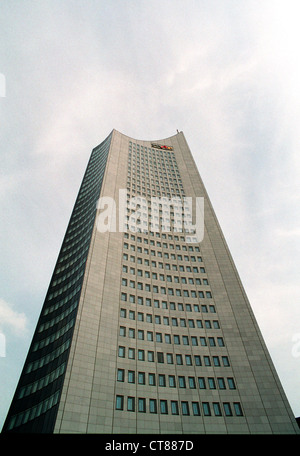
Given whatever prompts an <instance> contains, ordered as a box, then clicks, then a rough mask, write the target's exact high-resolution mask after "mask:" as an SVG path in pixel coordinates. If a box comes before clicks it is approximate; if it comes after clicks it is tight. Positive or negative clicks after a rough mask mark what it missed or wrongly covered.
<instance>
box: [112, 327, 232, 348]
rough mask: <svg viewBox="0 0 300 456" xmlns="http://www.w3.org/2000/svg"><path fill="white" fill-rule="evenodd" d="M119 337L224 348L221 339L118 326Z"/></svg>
mask: <svg viewBox="0 0 300 456" xmlns="http://www.w3.org/2000/svg"><path fill="white" fill-rule="evenodd" d="M119 335H120V336H121V337H129V338H130V339H135V338H137V339H138V340H147V341H148V342H154V341H156V342H158V343H163V342H164V343H166V344H172V343H173V344H174V345H180V344H181V343H182V345H193V346H195V347H196V346H198V345H200V346H201V347H207V346H209V347H217V346H218V347H225V343H224V339H223V337H205V336H199V337H198V336H187V335H179V334H172V335H171V334H163V333H161V332H153V331H145V330H144V329H135V328H127V327H126V326H120V330H119Z"/></svg>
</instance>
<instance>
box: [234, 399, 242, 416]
mask: <svg viewBox="0 0 300 456" xmlns="http://www.w3.org/2000/svg"><path fill="white" fill-rule="evenodd" d="M233 406H234V411H235V414H236V416H243V411H242V407H241V404H240V403H239V402H234V403H233Z"/></svg>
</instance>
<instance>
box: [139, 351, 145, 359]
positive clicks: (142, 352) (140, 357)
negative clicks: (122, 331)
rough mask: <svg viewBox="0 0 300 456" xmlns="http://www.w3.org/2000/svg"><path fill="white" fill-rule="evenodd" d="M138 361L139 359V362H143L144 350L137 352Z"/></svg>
mask: <svg viewBox="0 0 300 456" xmlns="http://www.w3.org/2000/svg"><path fill="white" fill-rule="evenodd" d="M138 359H139V361H145V351H144V350H138Z"/></svg>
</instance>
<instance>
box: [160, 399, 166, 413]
mask: <svg viewBox="0 0 300 456" xmlns="http://www.w3.org/2000/svg"><path fill="white" fill-rule="evenodd" d="M160 413H161V414H163V415H166V414H167V413H168V403H167V401H166V400H160Z"/></svg>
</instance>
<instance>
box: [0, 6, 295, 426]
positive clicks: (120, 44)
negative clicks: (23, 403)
mask: <svg viewBox="0 0 300 456" xmlns="http://www.w3.org/2000/svg"><path fill="white" fill-rule="evenodd" d="M299 13H300V2H299V1H297V0H294V1H292V0H270V1H269V0H243V1H241V0H160V1H156V0H148V1H145V0H76V1H75V0H74V1H72V0H59V1H56V0H51V1H50V0H48V1H47V0H39V1H31V0H25V1H23V0H2V1H1V3H0V73H1V74H2V75H3V76H4V78H5V82H6V87H5V93H4V87H3V84H2V86H0V91H1V95H3V94H5V95H6V96H5V97H4V96H1V97H0V135H1V143H0V151H1V169H0V207H1V224H0V227H1V241H0V242H1V245H0V248H1V255H0V261H1V263H0V268H1V273H0V333H2V334H3V336H4V337H5V341H6V347H5V356H1V357H0V379H1V381H0V428H2V424H3V421H4V419H5V416H6V414H7V411H8V407H9V404H10V402H11V399H12V396H13V393H14V391H15V387H16V383H17V381H18V378H19V375H20V372H21V369H22V367H23V363H24V359H25V356H26V354H27V350H28V348H29V344H30V341H31V337H32V335H33V331H34V328H35V325H36V322H37V318H38V316H39V313H40V310H41V306H42V304H43V300H44V297H45V294H46V291H47V288H48V285H49V282H50V278H51V274H52V271H53V268H54V265H55V261H56V258H57V255H58V252H59V249H60V246H61V243H62V239H63V236H64V233H65V230H66V227H67V223H68V221H69V217H70V214H71V210H72V207H73V205H74V202H75V198H76V195H77V192H78V190H79V185H80V183H81V179H82V177H83V173H84V170H85V167H86V164H87V161H88V158H89V155H90V153H91V150H92V148H93V147H95V146H96V145H98V144H99V143H100V142H102V141H103V140H104V139H105V138H106V137H107V135H108V134H109V133H110V131H111V130H112V129H113V128H116V129H117V130H119V131H120V132H122V133H124V134H126V135H128V136H132V137H134V138H136V139H149V140H155V139H163V138H167V137H169V136H171V135H173V134H176V129H178V130H182V131H183V132H184V134H185V137H186V139H187V141H188V144H189V146H190V148H191V150H192V153H193V155H194V158H195V160H196V163H197V165H198V168H199V171H200V174H201V176H202V178H203V180H204V183H205V185H206V188H207V191H208V193H209V195H210V199H211V201H212V204H213V206H214V209H215V211H216V214H217V217H218V219H219V222H220V224H221V227H222V229H223V232H224V235H225V238H226V240H227V242H228V245H229V248H230V249H231V252H232V255H233V258H234V260H235V263H236V266H237V268H238V270H239V273H240V276H241V279H242V281H243V284H244V287H245V290H246V293H247V295H248V297H249V299H250V302H251V305H252V308H253V311H254V313H255V315H256V318H257V320H258V323H259V326H260V328H261V331H262V333H263V336H264V339H265V341H266V343H267V346H268V348H269V350H270V353H271V356H272V359H273V361H274V364H275V366H276V369H277V371H278V374H279V377H280V379H281V381H282V384H283V387H284V389H285V391H286V394H287V397H288V399H289V401H290V404H291V406H292V409H293V412H294V414H295V415H296V416H300V389H299V378H300V319H299V313H300V312H299V301H300V283H299V266H300V258H299V245H300V242H299V241H300V211H299V198H300V154H299V144H300V141H299V140H300V128H299V125H300V122H299V120H300V82H299V81H300V51H299V47H300V28H299ZM2 81H3V77H2ZM0 83H1V79H0ZM2 339H3V337H2ZM0 340H1V339H0ZM2 351H3V347H2ZM0 354H1V347H0ZM2 355H3V353H2Z"/></svg>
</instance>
